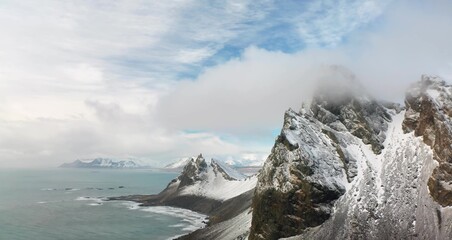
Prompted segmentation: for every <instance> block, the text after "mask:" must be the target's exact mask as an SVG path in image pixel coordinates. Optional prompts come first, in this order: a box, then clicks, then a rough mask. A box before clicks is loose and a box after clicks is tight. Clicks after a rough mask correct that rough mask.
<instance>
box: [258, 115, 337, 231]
mask: <svg viewBox="0 0 452 240" xmlns="http://www.w3.org/2000/svg"><path fill="white" fill-rule="evenodd" d="M322 128H323V125H322V124H321V123H320V122H319V121H317V120H316V119H315V118H314V117H312V116H311V115H300V114H298V113H296V112H294V111H292V110H289V111H287V112H286V114H285V117H284V126H283V129H282V131H281V134H280V136H279V137H278V139H277V140H276V143H275V146H274V147H273V149H272V152H271V154H270V156H269V157H268V159H267V161H266V162H265V164H264V167H263V169H262V171H261V173H260V174H259V180H258V184H257V186H256V191H255V196H254V201H253V224H252V228H251V235H250V239H277V238H280V237H287V236H291V235H294V234H298V233H300V232H301V231H302V229H304V228H306V227H314V226H317V225H319V224H321V223H322V222H323V221H325V220H326V219H328V217H329V216H330V214H331V207H332V203H333V201H334V200H336V199H337V198H339V196H341V195H342V194H343V193H344V192H345V187H344V184H343V182H344V181H345V175H344V174H343V171H342V161H341V159H340V158H339V155H338V154H337V153H336V150H335V149H336V148H335V147H334V146H333V144H332V142H331V140H330V138H329V137H328V135H327V134H325V133H323V131H322Z"/></svg>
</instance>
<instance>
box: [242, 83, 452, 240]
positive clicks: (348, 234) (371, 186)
mask: <svg viewBox="0 0 452 240" xmlns="http://www.w3.org/2000/svg"><path fill="white" fill-rule="evenodd" d="M362 92H363V91H358V94H356V91H353V92H350V91H348V90H347V89H339V90H338V91H337V92H335V93H334V94H333V95H327V94H325V93H323V92H321V93H319V94H318V95H317V96H316V97H315V98H314V101H313V102H312V104H311V107H310V108H309V109H303V110H302V111H301V112H300V113H297V112H294V111H292V110H289V111H287V112H286V114H285V117H284V125H283V129H282V131H281V134H280V136H279V137H278V139H277V140H276V142H275V145H274V147H273V149H272V153H271V154H270V156H269V158H268V159H267V161H266V162H265V164H264V167H263V170H262V172H261V173H260V175H259V179H258V183H257V187H256V190H255V196H254V198H253V208H254V209H253V219H252V227H251V233H250V236H249V239H278V238H282V237H290V236H294V235H298V236H297V237H294V239H393V238H400V237H402V238H407V239H451V238H452V209H451V208H447V207H443V206H447V205H449V204H450V201H452V198H451V197H450V190H452V188H451V187H450V185H449V184H450V183H451V179H452V178H451V174H450V172H451V171H450V169H451V168H450V167H449V166H450V165H449V164H450V163H451V162H452V161H451V160H450V156H452V155H450V147H451V145H450V141H451V140H452V134H450V133H451V132H450V129H451V126H452V125H451V122H450V121H449V120H450V116H451V112H452V111H450V109H452V104H451V101H450V99H451V96H452V95H451V93H452V91H450V87H449V86H447V85H445V83H444V82H443V81H441V80H438V79H436V78H433V79H432V77H427V76H424V77H423V78H422V80H421V81H420V82H419V83H417V84H415V85H413V87H412V88H411V89H410V90H409V91H408V94H407V100H406V105H407V111H406V112H405V111H403V110H402V108H401V107H399V106H397V105H396V104H387V103H381V102H378V101H375V100H373V99H372V98H371V97H369V96H367V95H365V94H362ZM325 96H326V97H325ZM413 131H414V132H413ZM416 136H422V138H419V137H416ZM430 146H431V147H432V148H433V150H432V148H431V147H430ZM438 163H439V166H438ZM437 166H438V167H437ZM433 169H435V170H433ZM432 172H433V175H432ZM430 194H432V196H433V197H432V196H431V195H430Z"/></svg>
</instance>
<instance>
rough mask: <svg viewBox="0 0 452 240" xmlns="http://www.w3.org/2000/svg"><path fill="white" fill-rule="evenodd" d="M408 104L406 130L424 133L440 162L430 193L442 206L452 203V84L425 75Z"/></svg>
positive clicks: (413, 90)
mask: <svg viewBox="0 0 452 240" xmlns="http://www.w3.org/2000/svg"><path fill="white" fill-rule="evenodd" d="M405 104H406V105H407V111H406V114H405V120H404V122H403V123H404V125H403V126H404V130H405V132H411V131H414V133H415V135H416V136H422V138H423V140H424V142H425V143H426V144H427V145H429V146H430V147H431V148H432V149H433V153H434V157H435V159H436V160H437V161H438V162H439V166H438V167H436V168H435V169H434V170H433V174H432V176H431V177H430V178H429V180H428V186H429V190H430V194H431V195H432V197H433V198H434V199H435V201H437V202H438V203H439V204H441V205H442V206H452V86H450V85H446V83H445V82H444V80H442V79H441V78H439V77H436V76H427V75H424V76H422V79H421V81H419V82H417V83H416V84H414V85H413V86H412V87H411V88H410V89H409V91H408V92H407V95H406V100H405Z"/></svg>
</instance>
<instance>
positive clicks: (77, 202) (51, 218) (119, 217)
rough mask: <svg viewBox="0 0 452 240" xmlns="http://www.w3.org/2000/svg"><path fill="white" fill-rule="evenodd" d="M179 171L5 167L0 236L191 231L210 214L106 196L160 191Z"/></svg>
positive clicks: (153, 235) (0, 178)
mask: <svg viewBox="0 0 452 240" xmlns="http://www.w3.org/2000/svg"><path fill="white" fill-rule="evenodd" d="M176 175H177V174H175V173H162V172H153V171H150V170H92V169H51V170H4V169H3V170H0V239H10V240H16V239H17V240H21V239H24V240H25V239H27V240H28V239H34V240H41V239H42V240H44V239H45V240H51V239H68V240H70V239H73V240H76V239H77V240H79V239H80V240H81V239H84V240H88V239H111V240H115V239H118V240H119V239H121V240H122V239H140V240H143V239H170V238H171V237H173V236H177V235H181V234H184V233H187V232H190V231H192V230H194V229H196V228H199V227H201V226H203V224H202V220H203V219H204V216H202V215H200V214H197V213H194V212H191V211H188V210H183V209H178V208H168V207H138V206H137V204H134V203H131V202H119V201H118V202H104V201H102V198H105V197H109V196H121V195H130V194H153V193H158V192H160V191H161V190H162V189H163V188H164V187H166V185H167V183H168V182H169V181H170V180H171V179H173V178H175V177H176ZM120 186H123V188H120Z"/></svg>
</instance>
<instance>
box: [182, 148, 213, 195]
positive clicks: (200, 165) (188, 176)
mask: <svg viewBox="0 0 452 240" xmlns="http://www.w3.org/2000/svg"><path fill="white" fill-rule="evenodd" d="M205 172H207V162H206V160H205V159H204V157H203V156H202V154H199V155H198V157H197V158H196V159H194V158H191V159H190V161H188V163H187V165H185V167H184V170H183V171H182V173H181V174H180V175H179V177H178V179H179V180H180V184H179V188H182V187H185V186H188V185H193V184H194V183H195V182H196V181H201V180H202V173H205Z"/></svg>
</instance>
